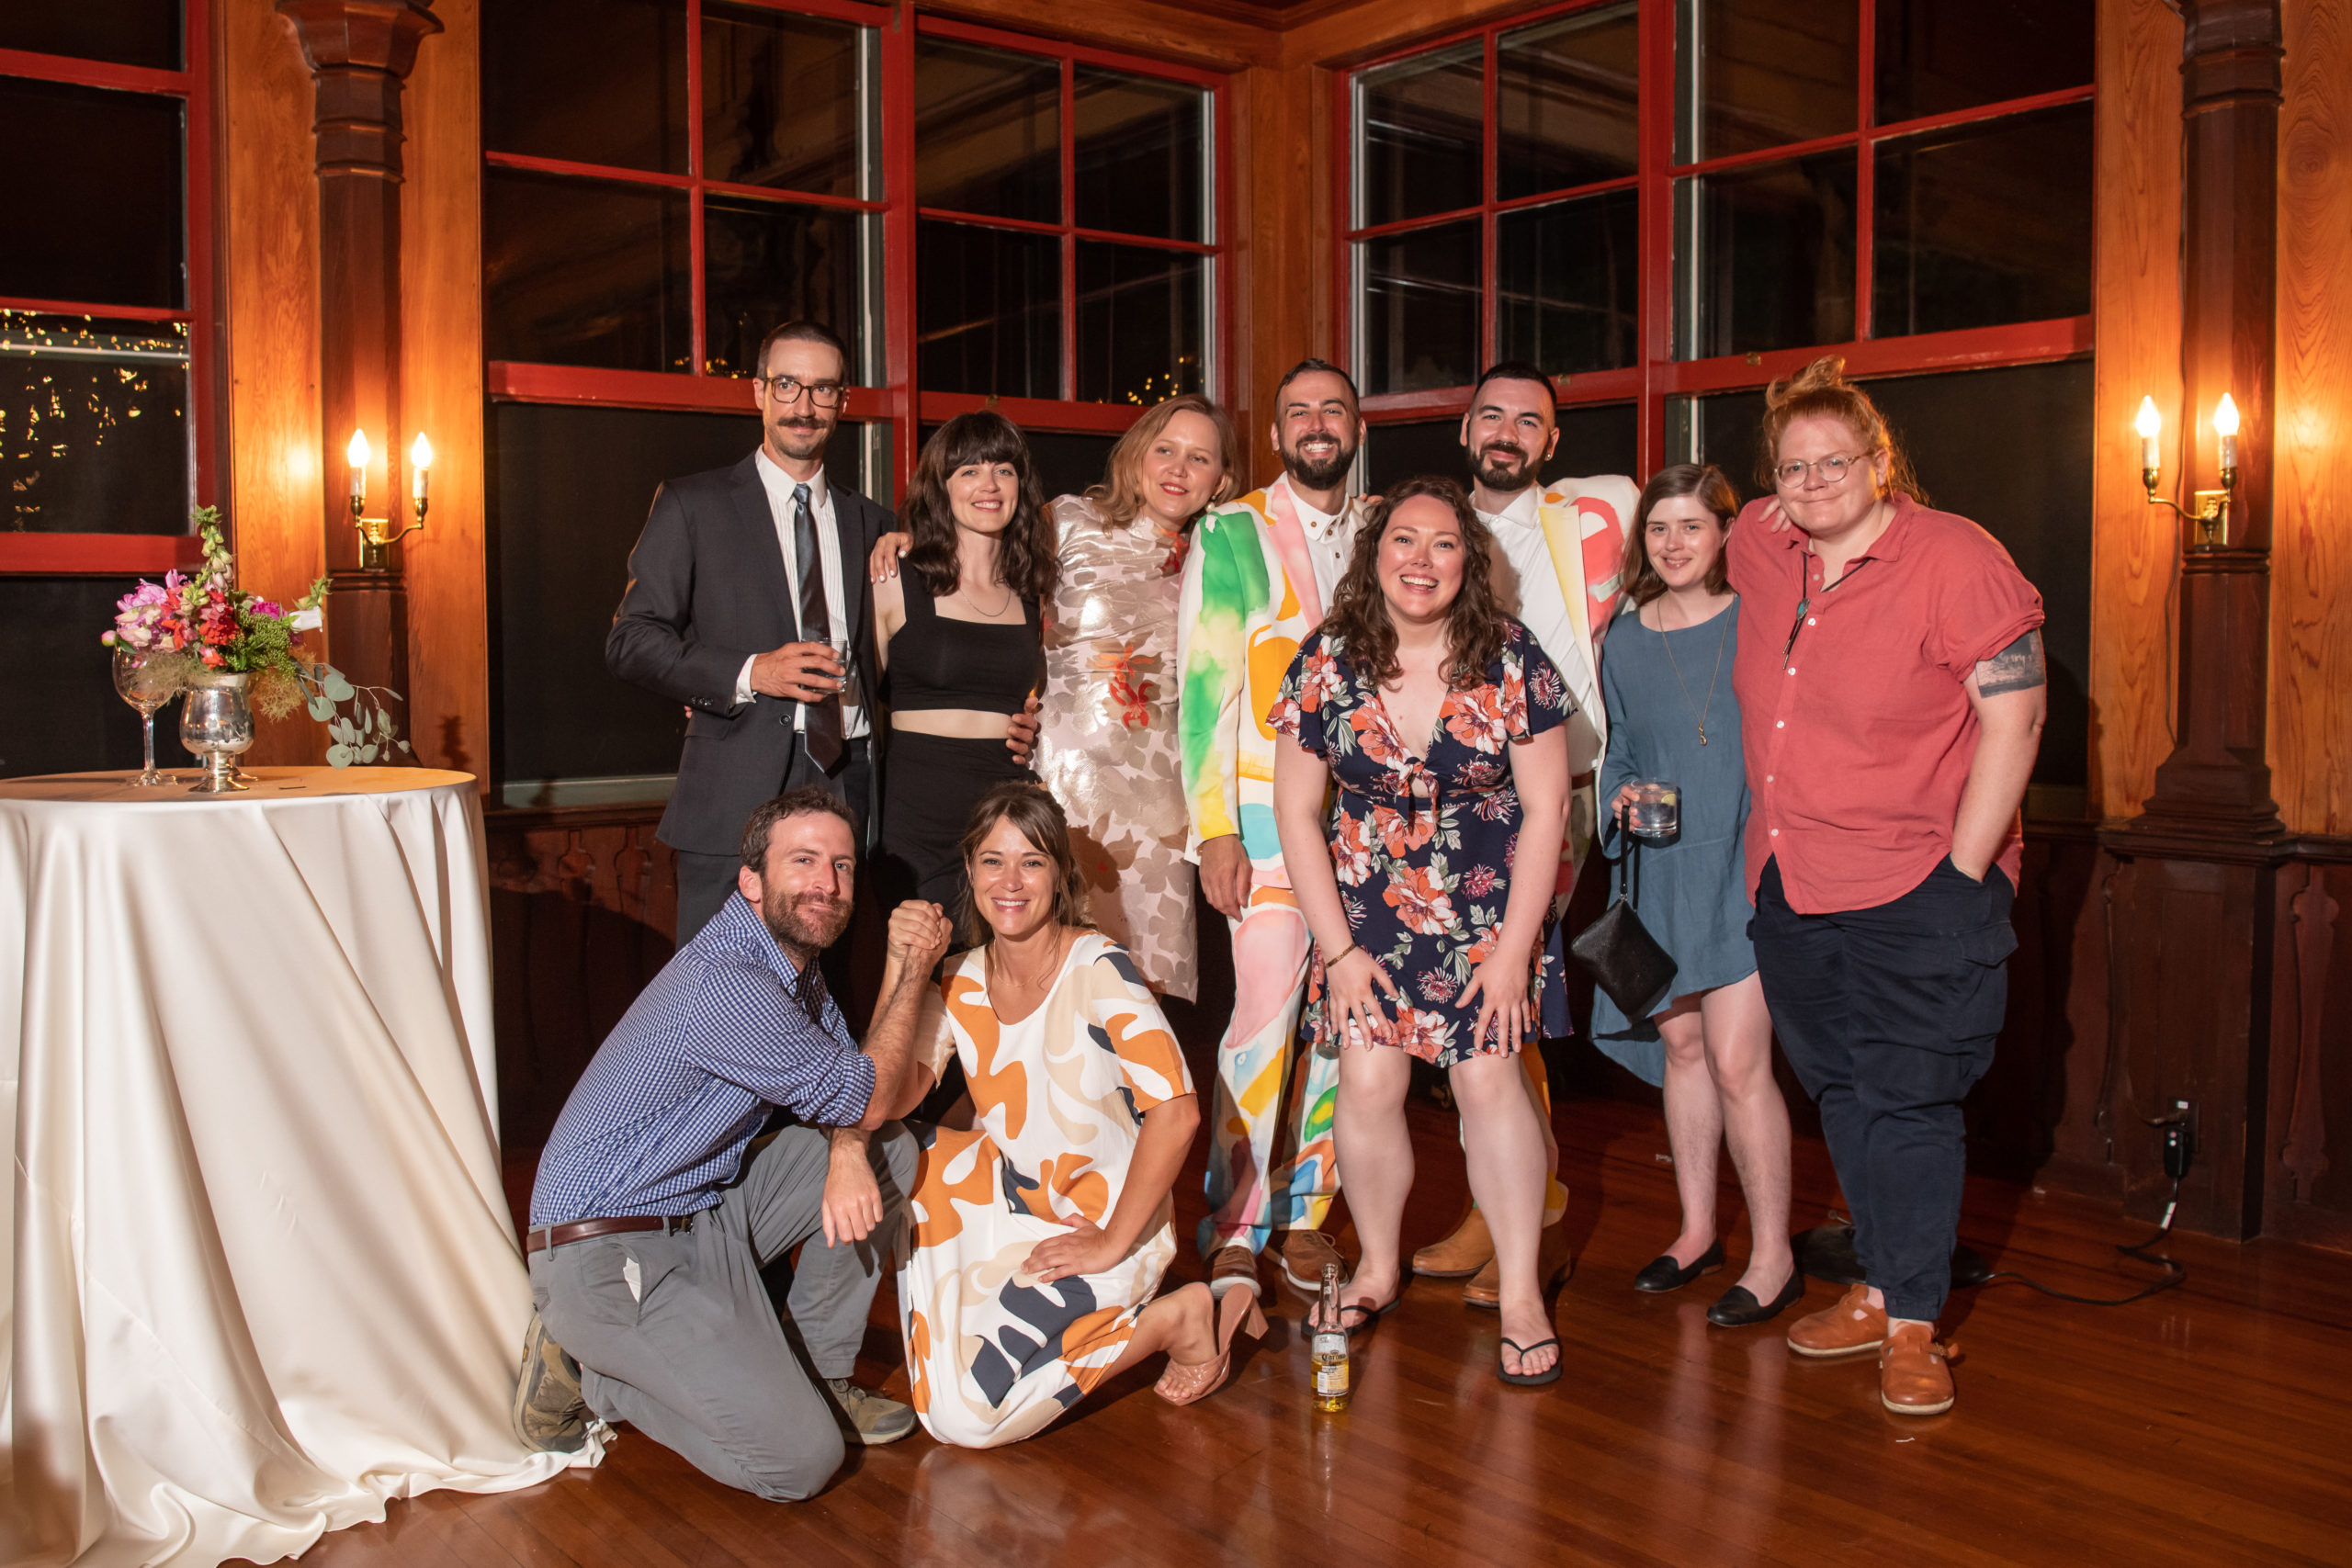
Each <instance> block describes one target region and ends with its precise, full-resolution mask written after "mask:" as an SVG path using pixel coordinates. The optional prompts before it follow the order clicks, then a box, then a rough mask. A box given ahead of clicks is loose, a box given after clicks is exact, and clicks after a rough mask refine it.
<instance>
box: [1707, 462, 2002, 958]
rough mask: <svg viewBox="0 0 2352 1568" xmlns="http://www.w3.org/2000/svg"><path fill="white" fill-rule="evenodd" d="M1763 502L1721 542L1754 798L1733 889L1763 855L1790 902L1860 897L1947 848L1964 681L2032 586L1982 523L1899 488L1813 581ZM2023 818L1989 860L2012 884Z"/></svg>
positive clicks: (1971, 749)
mask: <svg viewBox="0 0 2352 1568" xmlns="http://www.w3.org/2000/svg"><path fill="white" fill-rule="evenodd" d="M1765 505H1766V502H1763V501H1756V502H1750V503H1749V504H1748V505H1747V507H1746V508H1744V509H1743V510H1742V511H1741V513H1740V514H1739V517H1738V520H1737V521H1736V523H1734V525H1732V529H1731V538H1730V541H1729V546H1728V548H1729V550H1730V555H1731V560H1730V566H1731V584H1732V587H1733V588H1735V589H1736V590H1737V591H1738V592H1739V595H1740V600H1741V604H1740V615H1739V652H1738V655H1737V658H1736V661H1735V663H1734V665H1733V667H1732V685H1733V690H1734V691H1735V692H1736V694H1737V695H1738V698H1739V722H1740V728H1741V732H1742V736H1743V739H1744V740H1745V743H1746V748H1747V787H1748V792H1749V795H1750V797H1751V799H1752V800H1753V801H1754V806H1753V807H1752V808H1751V809H1750V811H1749V812H1748V817H1747V897H1748V899H1749V900H1750V902H1753V901H1754V899H1755V897H1756V885H1757V882H1758V879H1760V878H1761V877H1762V876H1763V874H1764V863H1765V862H1766V861H1768V860H1771V859H1774V858H1776V857H1777V858H1778V859H1779V861H1780V863H1781V886H1782V887H1783V888H1784V889H1785V890H1786V891H1787V894H1788V899H1789V907H1790V908H1792V909H1794V910H1796V911H1797V912H1798V913H1799V914H1802V915H1818V914H1826V913H1830V912H1833V911H1836V910H1841V909H1868V908H1875V907H1876V906H1878V905H1881V904H1886V903H1891V902H1893V901H1894V899H1897V898H1900V897H1903V895H1905V893H1908V892H1910V891H1911V890H1912V889H1913V888H1915V887H1917V886H1919V884H1920V883H1922V882H1924V881H1926V880H1927V877H1928V873H1929V872H1931V871H1933V870H1934V869H1935V868H1936V866H1937V864H1938V863H1940V862H1941V861H1942V860H1943V858H1944V857H1945V856H1946V855H1948V854H1950V853H1951V833H1952V822H1953V819H1954V818H1957V817H1958V816H1959V814H1960V795H1961V791H1962V788H1963V787H1965V785H1966V784H1967V783H1968V769H1969V765H1970V764H1971V763H1972V762H1973V761H1974V760H1975V757H1976V743H1977V739H1978V736H1979V733H1980V731H1979V727H1978V725H1977V722H1976V713H1975V710H1974V709H1973V707H1972V706H1970V705H1969V701H1968V689H1967V686H1966V684H1965V682H1967V680H1968V676H1969V673H1970V672H1971V671H1973V670H1974V669H1975V668H1976V666H1977V665H1978V664H1979V663H1981V662H1983V661H1984V660H1987V659H1990V658H1991V657H1992V656H1993V655H1995V654H1996V653H1998V652H2000V651H2001V650H2002V649H2005V648H2007V647H2008V646H2009V644H2011V643H2013V642H2015V641H2017V639H2018V637H2022V636H2024V635H2025V634H2026V633H2027V632H2029V631H2030V630H2032V629H2033V628H2034V627H2036V626H2040V625H2041V619H2042V615H2041V594H2040V593H2038V592H2035V591H2034V587H2033V585H2032V584H2031V583H2030V582H2028V581H2026V580H2025V575H2024V573H2022V572H2020V571H2018V568H2017V563H2016V562H2015V561H2013V560H2011V559H2010V558H2009V552H2008V551H2007V550H2006V549H2003V548H2002V547H2001V545H2000V542H1999V541H1998V540H1996V539H1995V538H1994V537H1993V536H1992V535H1990V534H1987V533H1986V532H1985V530H1984V529H1982V528H1980V527H1978V526H1977V525H1975V524H1973V523H1971V522H1970V521H1968V519H1966V518H1965V517H1955V516H1953V515H1951V513H1946V512H1934V511H1930V510H1928V508H1927V507H1924V506H1921V505H1918V504H1917V502H1913V501H1912V500H1911V499H1910V498H1909V497H1908V496H1899V497H1897V498H1896V500H1895V505H1894V521H1893V522H1891V523H1889V524H1888V525H1887V529H1886V532H1885V533H1884V534H1883V535H1881V536H1879V538H1878V541H1877V542H1876V543H1875V544H1873V545H1871V547H1870V549H1869V551H1868V552H1866V553H1865V554H1864V555H1862V556H1861V557H1860V558H1858V559H1857V560H1855V562H1854V563H1853V564H1852V565H1851V566H1849V567H1848V568H1847V569H1846V575H1845V576H1844V577H1843V578H1841V579H1839V580H1838V582H1837V583H1836V584H1835V585H1833V586H1832V587H1831V588H1830V590H1829V591H1828V592H1822V591H1821V575H1822V573H1821V562H1820V560H1819V559H1818V558H1815V556H1814V555H1813V553H1812V552H1811V551H1810V550H1809V549H1808V548H1807V547H1806V546H1807V544H1808V543H1809V541H1808V539H1807V537H1806V536H1805V534H1804V531H1803V530H1802V529H1798V528H1790V529H1787V530H1785V531H1784V532H1781V533H1778V534H1775V533H1770V532H1768V531H1767V529H1768V527H1769V525H1768V524H1766V523H1765V522H1764V521H1763V512H1764V507H1765ZM1800 604H1804V607H1805V608H1804V626H1797V627H1796V631H1797V637H1796V642H1795V645H1794V647H1793V648H1790V647H1789V633H1790V629H1791V628H1792V626H1795V624H1796V618H1797V610H1798V606H1799V605H1800ZM1784 649H1786V653H1785V656H1784V653H1783V650H1784ZM2020 827H2021V824H2018V823H2012V824H2011V825H2010V829H2009V834H2008V838H2007V840H2006V841H2004V843H2003V844H2002V846H2001V853H2000V855H1999V858H1998V860H1997V862H1996V863H1997V864H1998V865H1999V866H2000V868H2001V869H2002V870H2003V871H2004V872H2006V873H2007V874H2008V878H2009V885H2010V886H2012V887H2015V886H2017V880H2018V861H2019V859H2020V858H2021V846H2022V838H2021V833H2020Z"/></svg>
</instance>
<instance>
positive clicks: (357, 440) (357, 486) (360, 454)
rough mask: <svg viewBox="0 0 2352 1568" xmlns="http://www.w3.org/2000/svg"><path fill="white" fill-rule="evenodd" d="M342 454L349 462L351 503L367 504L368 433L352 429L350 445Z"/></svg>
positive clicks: (356, 504)
mask: <svg viewBox="0 0 2352 1568" xmlns="http://www.w3.org/2000/svg"><path fill="white" fill-rule="evenodd" d="M343 455H344V456H345V457H346V458H348V459H350V462H351V504H352V505H354V506H365V505H366V504H368V433H367V432H366V431H364V430H355V431H353V432H352V433H351V445H350V446H346V447H345V448H344V449H343Z"/></svg>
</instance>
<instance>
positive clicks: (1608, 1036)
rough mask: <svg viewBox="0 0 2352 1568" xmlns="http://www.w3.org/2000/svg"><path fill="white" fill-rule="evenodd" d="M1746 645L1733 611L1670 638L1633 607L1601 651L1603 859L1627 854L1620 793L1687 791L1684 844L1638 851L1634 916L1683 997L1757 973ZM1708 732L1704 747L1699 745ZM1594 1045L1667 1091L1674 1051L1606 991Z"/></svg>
mask: <svg viewBox="0 0 2352 1568" xmlns="http://www.w3.org/2000/svg"><path fill="white" fill-rule="evenodd" d="M1739 635H1740V634H1739V604H1738V602H1737V601H1736V600H1735V601H1734V602H1733V603H1732V604H1731V606H1730V608H1728V609H1726V610H1724V611H1723V612H1722V613H1721V614H1720V615H1716V616H1714V617H1713V619H1712V620H1707V621H1702V622H1701V623H1700V624H1699V625H1697V626H1684V627H1681V628H1679V629H1678V630H1675V631H1670V632H1654V631H1652V630H1650V629H1649V627H1647V626H1644V625H1642V618H1641V613H1640V610H1639V608H1638V607H1637V606H1635V605H1633V604H1627V605H1626V606H1625V608H1624V610H1623V612H1622V613H1620V614H1619V615H1618V616H1617V618H1616V620H1614V621H1613V622H1611V624H1610V627H1609V636H1608V637H1607V639H1606V640H1605V641H1604V642H1603V644H1602V649H1601V657H1600V694H1601V701H1602V702H1603V703H1604V704H1605V705H1607V707H1608V710H1609V750H1608V751H1607V753H1606V754H1605V755H1603V756H1602V758H1601V761H1600V823H1601V848H1602V851H1603V852H1604V853H1606V854H1608V855H1610V856H1611V857H1615V856H1618V855H1622V854H1623V852H1624V851H1625V848H1626V840H1625V836H1624V834H1623V833H1622V832H1620V831H1619V830H1618V829H1617V825H1616V820H1615V818H1613V817H1612V816H1611V813H1610V810H1609V803H1610V801H1611V799H1613V798H1614V797H1615V795H1616V794H1617V791H1618V789H1619V787H1620V786H1622V785H1623V784H1628V783H1630V782H1631V781H1633V780H1634V779H1666V780H1669V781H1671V782H1672V783H1674V784H1679V785H1680V786H1681V789H1682V830H1681V834H1680V836H1679V837H1678V838H1677V839H1675V840H1673V841H1672V842H1670V843H1667V844H1647V843H1645V844H1644V845H1643V846H1642V865H1641V878H1642V879H1641V888H1640V895H1639V899H1638V902H1637V903H1636V905H1635V912H1636V913H1638V914H1639V915H1640V916H1641V918H1642V924H1643V925H1644V926H1645V928H1647V930H1648V931H1649V933H1650V934H1651V935H1652V936H1654V937H1656V938H1657V940H1658V944H1659V945H1660V946H1662V947H1664V948H1665V949H1666V950H1667V952H1668V953H1672V954H1673V955H1674V962H1675V964H1676V965H1677V969H1676V974H1675V976H1674V987H1673V990H1674V995H1675V996H1678V997H1682V996H1688V995H1690V994H1691V992H1693V991H1707V990H1713V988H1714V987H1718V986H1728V985H1730V984H1732V983H1733V982H1734V981H1736V980H1744V979H1746V978H1747V976H1750V975H1753V974H1755V973H1756V950H1755V949H1754V948H1753V947H1752V946H1751V945H1749V942H1748V938H1747V922H1748V920H1749V919H1750V918H1751V917H1752V916H1753V915H1754V914H1755V912H1756V911H1755V909H1754V908H1752V907H1751V906H1750V905H1749V904H1748V902H1747V874H1746V871H1745V862H1744V860H1743V858H1742V855H1741V851H1740V836H1741V834H1742V833H1744V832H1745V831H1746V830H1747V768H1746V766H1745V764H1744V763H1743V761H1742V760H1741V759H1742V752H1741V750H1740V731H1739V704H1738V703H1737V702H1736V701H1734V700H1733V698H1732V691H1731V671H1732V663H1733V660H1735V658H1736V656H1737V655H1738V652H1739ZM1669 646H1670V647H1671V649H1672V658H1671V660H1669V659H1668V648H1669ZM1719 663H1720V675H1719V676H1718V675H1717V673H1716V671H1717V669H1718V664H1719ZM1678 674H1679V679H1678V678H1677V677H1678ZM1711 677H1714V678H1713V698H1712V699H1711V698H1710V697H1709V695H1708V686H1709V683H1710V678H1711ZM1702 724H1703V726H1704V728H1705V730H1706V740H1705V743H1704V744H1702V743H1701V741H1700V739H1699V732H1700V728H1701V727H1702ZM1592 1034H1593V1043H1594V1044H1596V1045H1598V1046H1600V1050H1601V1052H1602V1053H1603V1054H1604V1055H1608V1056H1610V1057H1611V1058H1612V1059H1614V1060H1615V1061H1617V1062H1619V1063H1621V1064H1623V1066H1625V1067H1626V1068H1628V1069H1629V1070H1631V1071H1632V1072H1634V1074H1635V1075H1637V1076H1638V1077H1642V1078H1645V1079H1646V1080H1647V1081H1649V1082H1651V1083H1654V1084H1655V1083H1663V1082H1665V1081H1666V1047H1665V1045H1664V1044H1663V1043H1661V1042H1660V1041H1659V1039H1658V1037H1657V1026H1656V1025H1655V1024H1653V1023H1652V1022H1651V1021H1649V1020H1648V1019H1641V1020H1638V1021H1634V1020H1629V1019H1627V1018H1626V1017H1625V1015H1624V1014H1623V1012H1621V1011H1619V1010H1618V1009H1617V1004H1616V1003H1614V1002H1612V1001H1611V1000H1610V999H1609V997H1608V995H1607V993H1605V992H1602V991H1600V990H1598V989H1596V990H1595V991H1594V993H1593V998H1592Z"/></svg>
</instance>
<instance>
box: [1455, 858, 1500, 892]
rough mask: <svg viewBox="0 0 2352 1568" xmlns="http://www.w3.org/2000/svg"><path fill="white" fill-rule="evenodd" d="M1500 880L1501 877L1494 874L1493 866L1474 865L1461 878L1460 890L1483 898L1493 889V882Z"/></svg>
mask: <svg viewBox="0 0 2352 1568" xmlns="http://www.w3.org/2000/svg"><path fill="white" fill-rule="evenodd" d="M1500 880H1501V878H1500V877H1498V876H1497V875H1496V874H1495V868H1494V867H1493V866H1490V865H1474V866H1472V867H1471V868H1470V871H1469V874H1467V875H1465V876H1464V877H1463V879H1462V891H1463V892H1464V893H1467V894H1468V895H1469V896H1470V897H1473V898H1484V897H1486V896H1487V894H1489V893H1492V892H1493V891H1494V890H1495V884H1496V883H1498V882H1499V881H1500Z"/></svg>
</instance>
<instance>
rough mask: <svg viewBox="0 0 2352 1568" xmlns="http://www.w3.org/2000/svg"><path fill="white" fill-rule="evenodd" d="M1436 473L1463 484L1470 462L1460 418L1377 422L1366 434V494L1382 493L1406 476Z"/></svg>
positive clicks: (1414, 476)
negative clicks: (1463, 445)
mask: <svg viewBox="0 0 2352 1568" xmlns="http://www.w3.org/2000/svg"><path fill="white" fill-rule="evenodd" d="M1424 475H1435V476H1437V477H1439V478H1441V479H1452V480H1453V482H1454V483H1456V484H1462V483H1464V482H1466V481H1467V480H1468V479H1469V477H1470V466H1469V464H1468V463H1467V462H1466V461H1464V458H1463V456H1462V422H1461V420H1459V419H1417V420H1412V421H1409V422H1408V423H1403V424H1375V425H1373V426H1372V427H1371V428H1370V429H1368V430H1367V431H1365V433H1364V438H1363V484H1364V492H1365V493H1366V494H1367V495H1379V494H1381V493H1383V492H1384V491H1387V490H1388V489H1390V488H1391V487H1392V486H1395V485H1397V484H1401V483H1402V482H1404V481H1405V480H1407V479H1419V478H1421V477H1422V476H1424Z"/></svg>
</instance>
